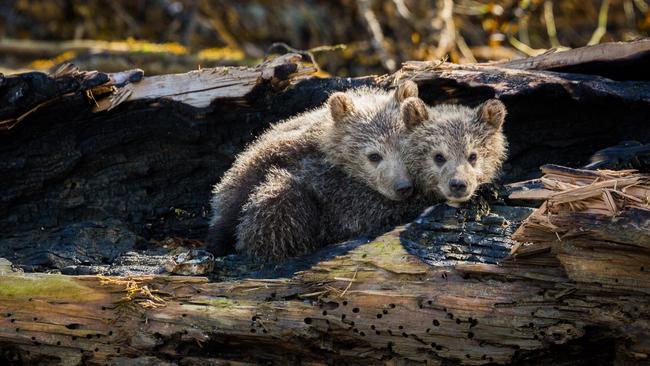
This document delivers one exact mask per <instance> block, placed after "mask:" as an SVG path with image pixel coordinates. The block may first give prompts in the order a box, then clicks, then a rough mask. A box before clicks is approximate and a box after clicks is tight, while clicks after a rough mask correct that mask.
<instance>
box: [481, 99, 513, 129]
mask: <svg viewBox="0 0 650 366" xmlns="http://www.w3.org/2000/svg"><path fill="white" fill-rule="evenodd" d="M505 118H506V106H505V105H504V104H503V103H502V102H501V101H500V100H497V99H490V100H488V101H487V102H485V103H483V104H481V105H480V106H479V107H478V119H479V121H480V122H482V123H488V124H490V125H491V126H492V127H494V128H495V129H497V130H498V129H500V128H501V126H503V121H504V120H505Z"/></svg>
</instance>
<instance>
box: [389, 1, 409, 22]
mask: <svg viewBox="0 0 650 366" xmlns="http://www.w3.org/2000/svg"><path fill="white" fill-rule="evenodd" d="M393 4H395V8H396V9H397V14H399V15H400V16H401V17H402V18H404V19H411V16H412V14H411V12H410V11H409V9H408V8H407V7H406V4H404V0H393Z"/></svg>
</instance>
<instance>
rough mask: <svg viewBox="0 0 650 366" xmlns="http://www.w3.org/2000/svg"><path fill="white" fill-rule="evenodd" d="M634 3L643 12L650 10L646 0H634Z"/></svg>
mask: <svg viewBox="0 0 650 366" xmlns="http://www.w3.org/2000/svg"><path fill="white" fill-rule="evenodd" d="M634 5H636V7H637V8H638V9H639V11H641V12H642V13H646V12H647V11H648V10H650V6H648V4H646V3H645V0H634Z"/></svg>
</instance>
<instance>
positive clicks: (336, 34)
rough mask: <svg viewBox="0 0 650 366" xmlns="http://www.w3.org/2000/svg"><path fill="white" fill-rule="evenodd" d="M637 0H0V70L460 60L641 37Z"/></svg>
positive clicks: (375, 68) (346, 67) (342, 70)
mask: <svg viewBox="0 0 650 366" xmlns="http://www.w3.org/2000/svg"><path fill="white" fill-rule="evenodd" d="M649 30H650V5H648V2H646V0H562V1H561V0H506V1H485V0H482V1H479V0H428V1H417V0H358V1H355V0H331V1H326V0H310V1H297V0H286V1H273V0H245V1H238V0H180V1H172V0H48V1H43V0H40V1H39V0H0V72H3V73H11V72H19V71H25V70H34V69H36V70H52V69H53V68H56V67H57V65H60V64H61V63H64V62H73V63H74V64H76V65H78V66H79V67H80V68H82V69H96V70H100V71H106V72H112V71H122V70H126V69H130V68H136V67H137V68H142V69H144V70H145V73H146V74H148V75H152V74H160V73H174V72H184V71H188V70H192V69H196V68H199V67H213V66H218V65H253V64H256V63H258V62H260V61H261V60H262V59H263V58H264V57H267V56H269V55H272V54H278V53H285V52H287V51H289V50H293V51H296V50H298V51H300V52H301V53H303V54H304V55H305V57H307V58H312V57H313V60H314V62H315V63H316V64H317V65H318V66H319V67H320V69H321V72H320V74H321V75H338V76H360V75H368V74H383V73H386V72H390V71H394V70H395V69H396V68H399V65H400V63H401V62H403V61H405V60H438V59H444V58H447V59H448V60H450V61H453V62H459V63H468V62H477V61H479V62H481V61H490V60H503V59H513V58H520V57H525V56H527V55H536V54H540V53H543V52H548V50H549V49H554V50H559V49H563V48H566V47H570V48H573V47H580V46H584V45H587V44H596V43H600V42H607V41H625V40H632V39H638V38H641V37H645V36H647V35H648V32H649Z"/></svg>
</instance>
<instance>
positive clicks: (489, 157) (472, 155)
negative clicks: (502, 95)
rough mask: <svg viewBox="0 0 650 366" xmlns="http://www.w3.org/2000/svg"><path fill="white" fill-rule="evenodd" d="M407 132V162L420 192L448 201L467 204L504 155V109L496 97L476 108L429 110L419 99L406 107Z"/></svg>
mask: <svg viewBox="0 0 650 366" xmlns="http://www.w3.org/2000/svg"><path fill="white" fill-rule="evenodd" d="M402 114H403V118H404V124H405V125H406V126H407V128H408V129H409V131H410V132H409V134H408V135H407V136H406V138H404V140H403V154H404V160H405V161H406V164H407V165H408V168H409V172H410V173H411V176H412V177H413V179H414V180H415V183H416V186H417V187H418V189H420V190H422V191H423V192H424V193H426V194H433V195H436V196H439V197H442V198H444V199H446V200H447V202H449V203H456V204H457V203H460V202H464V201H467V200H469V199H470V198H471V197H472V195H473V194H474V192H475V191H476V189H477V188H478V187H479V186H480V185H481V184H483V183H488V182H490V181H491V180H492V179H494V177H495V176H496V175H497V173H498V171H499V169H500V167H501V164H502V163H503V161H504V159H505V157H506V150H507V142H506V139H505V135H504V134H503V122H504V119H505V116H506V107H505V105H504V104H503V103H502V102H500V101H499V100H496V99H491V100H488V101H487V102H484V103H483V104H481V105H480V106H478V107H476V108H469V107H465V106H461V105H439V106H435V107H427V106H425V105H424V103H423V102H422V101H421V100H420V99H414V98H409V99H407V100H406V101H404V103H402Z"/></svg>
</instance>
